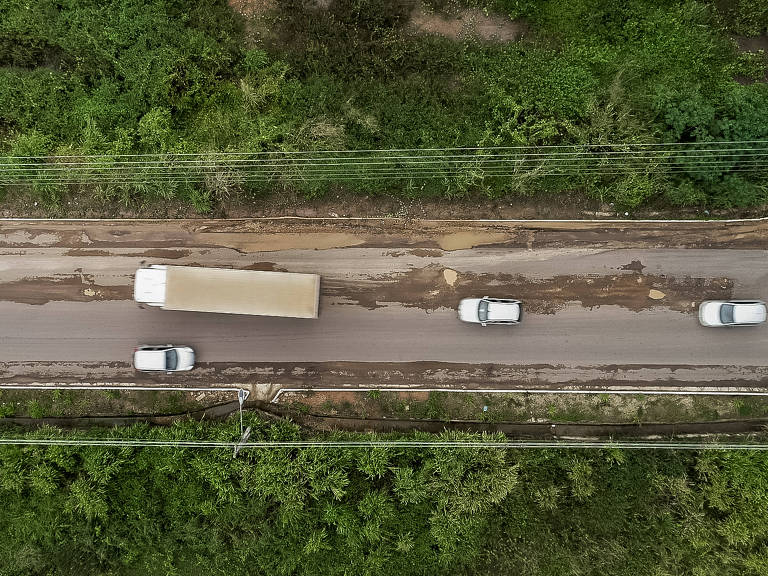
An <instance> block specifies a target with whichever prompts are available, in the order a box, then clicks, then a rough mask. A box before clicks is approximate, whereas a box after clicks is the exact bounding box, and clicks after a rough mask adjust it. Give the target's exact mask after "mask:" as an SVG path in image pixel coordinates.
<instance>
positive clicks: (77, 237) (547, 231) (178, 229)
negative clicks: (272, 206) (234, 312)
mask: <svg viewBox="0 0 768 576" xmlns="http://www.w3.org/2000/svg"><path fill="white" fill-rule="evenodd" d="M142 261H146V262H149V263H167V264H177V265H190V266H218V267H232V268H243V269H254V270H277V271H279V270H287V271H293V272H314V273H319V274H321V275H322V278H323V280H322V297H321V311H320V318H319V319H318V320H295V319H284V318H263V317H246V316H228V315H213V314H197V313H189V312H170V311H161V310H142V309H139V308H138V307H137V306H136V305H135V304H134V303H133V301H132V299H131V297H132V283H133V273H134V272H135V269H136V268H137V266H139V264H140V263H141V262H142ZM484 295H489V296H499V297H514V298H519V299H521V300H523V302H524V307H525V311H526V315H525V318H524V322H523V324H521V325H520V326H515V327H503V326H498V327H486V328H483V327H480V326H475V325H469V324H463V323H461V322H459V321H458V319H457V318H456V311H455V310H456V306H457V304H458V301H459V300H460V299H461V298H464V297H469V296H484ZM727 298H762V299H765V300H768V226H767V225H766V224H764V223H738V224H732V223H708V222H692V223H675V224H673V223H664V224H653V223H626V222H625V223H605V222H600V223H552V222H539V223H536V222H527V223H480V224H468V223H449V222H403V221H384V222H381V221H352V222H350V221H296V220H277V221H226V222H222V221H205V220H199V221H197V220H195V221H172V222H157V221H131V222H126V221H123V222H50V221H46V222H24V221H14V222H8V221H6V222H0V314H2V318H3V322H2V323H0V379H4V380H6V381H9V380H12V379H18V380H24V381H55V380H56V379H57V378H59V379H61V380H63V381H65V380H66V381H74V380H77V379H87V380H89V381H90V380H93V381H95V380H99V381H109V380H120V381H128V380H131V379H132V378H133V379H136V380H142V381H143V380H146V377H144V376H140V377H136V376H135V375H134V374H133V373H132V370H131V369H130V365H129V362H130V357H131V352H132V350H133V348H134V347H135V346H136V345H137V344H144V343H175V344H189V345H191V346H193V347H194V348H195V349H196V351H197V353H198V359H199V361H200V362H201V369H200V370H199V371H197V372H196V373H195V374H197V375H196V376H195V375H192V374H190V375H186V376H179V377H176V376H174V377H173V381H179V382H180V383H183V382H182V380H191V381H199V383H200V384H201V385H204V383H205V382H204V380H205V379H206V378H209V379H210V381H211V382H213V381H216V382H221V381H225V380H228V381H231V382H237V383H238V384H248V383H254V382H258V383H259V384H271V385H273V386H277V387H279V386H281V385H286V386H291V385H296V380H297V378H296V372H295V371H294V370H293V369H291V370H286V367H289V366H299V367H304V368H303V369H305V370H309V372H310V373H312V374H315V375H316V377H313V378H311V379H304V380H305V381H307V380H308V381H310V382H309V384H308V385H310V386H324V385H325V386H327V385H334V382H337V381H339V380H340V376H339V374H341V375H342V376H343V375H344V374H346V375H347V376H344V377H343V378H341V380H344V385H354V383H355V382H359V383H360V385H365V386H371V384H372V382H373V381H377V382H378V381H380V383H381V387H385V386H386V385H387V381H388V377H384V376H382V377H381V378H380V377H379V376H381V375H383V374H385V373H386V374H388V375H390V377H391V376H394V379H395V380H398V378H399V377H398V376H397V374H398V372H399V370H398V366H402V367H403V370H402V371H400V372H401V373H407V374H408V375H409V376H408V378H407V380H408V385H409V386H418V385H419V384H420V379H421V377H419V376H418V374H420V373H424V370H427V369H425V368H423V367H424V366H429V368H428V370H429V371H430V374H434V373H440V374H445V378H444V381H445V382H454V383H456V385H465V384H466V382H465V381H464V380H462V378H463V377H462V374H467V373H471V374H473V376H472V378H471V385H473V386H478V387H483V386H484V384H487V386H486V387H493V386H498V387H504V386H510V385H519V384H521V383H523V384H530V383H531V381H535V382H536V383H538V384H547V383H552V384H553V385H554V384H563V383H568V382H571V381H573V382H592V381H609V380H611V378H612V376H611V375H612V374H617V373H624V372H627V371H639V372H637V373H643V374H645V376H644V377H643V378H639V379H635V380H632V379H630V380H632V381H633V382H637V383H638V385H642V383H643V382H645V383H652V382H654V381H656V382H664V381H672V382H677V381H680V382H683V381H684V382H690V383H696V382H706V383H717V382H718V381H722V382H724V383H726V385H727V383H728V382H736V381H739V382H742V381H744V382H750V383H752V384H754V385H762V384H763V383H766V381H765V379H764V373H765V369H766V367H768V354H767V353H766V352H768V326H760V327H757V328H743V329H729V330H717V329H705V328H702V327H700V326H699V324H698V321H697V318H696V311H697V307H698V304H699V303H700V302H701V301H702V300H706V299H727ZM344 366H348V367H350V368H349V370H346V371H345V369H344V368H343V367H344ZM416 366H418V368H414V367H416ZM339 367H341V368H339ZM352 367H354V368H352ZM299 374H301V373H299ZM483 374H486V375H487V376H485V377H484V376H483ZM651 374H652V375H653V376H652V377H651V376H648V375H651ZM377 375H379V376H377ZM499 375H506V376H501V377H500V376H499ZM680 375H682V376H680ZM168 378H169V377H162V378H161V379H162V380H168ZM200 378H202V379H203V380H200ZM400 379H402V378H400ZM484 381H487V382H484ZM424 385H428V382H425V383H424Z"/></svg>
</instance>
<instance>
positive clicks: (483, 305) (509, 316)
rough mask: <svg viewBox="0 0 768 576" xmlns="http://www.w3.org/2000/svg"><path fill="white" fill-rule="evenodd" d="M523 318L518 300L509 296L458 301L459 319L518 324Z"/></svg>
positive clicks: (485, 322) (483, 322)
mask: <svg viewBox="0 0 768 576" xmlns="http://www.w3.org/2000/svg"><path fill="white" fill-rule="evenodd" d="M522 318H523V305H522V302H520V300H512V299H511V298H488V296H483V297H482V298H464V299H463V300H462V301H461V302H459V320H463V321H464V322H474V323H476V324H482V325H483V326H487V325H488V324H519V323H520V320H521V319H522Z"/></svg>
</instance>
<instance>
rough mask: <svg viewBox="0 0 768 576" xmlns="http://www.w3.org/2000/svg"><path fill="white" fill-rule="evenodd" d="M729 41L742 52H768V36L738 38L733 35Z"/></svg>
mask: <svg viewBox="0 0 768 576" xmlns="http://www.w3.org/2000/svg"><path fill="white" fill-rule="evenodd" d="M731 39H732V40H734V41H735V42H736V44H737V45H738V46H739V50H741V51H742V52H759V51H760V50H762V51H764V52H768V34H762V35H760V36H738V35H736V34H734V35H733V36H731Z"/></svg>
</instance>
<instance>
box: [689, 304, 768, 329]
mask: <svg viewBox="0 0 768 576" xmlns="http://www.w3.org/2000/svg"><path fill="white" fill-rule="evenodd" d="M766 315H767V314H766V308H765V302H761V301H760V300H731V301H728V302H726V301H724V300H707V301H705V302H702V303H701V304H700V305H699V322H701V325H702V326H711V327H720V326H754V325H755V324H762V323H763V322H765V319H766Z"/></svg>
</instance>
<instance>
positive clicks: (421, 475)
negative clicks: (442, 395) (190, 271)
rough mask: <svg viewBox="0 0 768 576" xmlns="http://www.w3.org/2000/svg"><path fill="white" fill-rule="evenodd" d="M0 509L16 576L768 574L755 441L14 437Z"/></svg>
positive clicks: (2, 473)
mask: <svg viewBox="0 0 768 576" xmlns="http://www.w3.org/2000/svg"><path fill="white" fill-rule="evenodd" d="M246 424H248V425H250V426H252V428H253V435H252V437H251V439H252V440H259V439H264V440H298V439H301V438H302V437H303V435H302V433H301V431H300V430H299V429H298V428H297V427H296V426H295V425H293V424H289V423H286V422H278V423H271V424H269V423H266V422H264V421H260V420H257V419H256V418H253V417H252V416H246ZM2 434H3V436H6V437H7V436H8V435H9V434H12V435H19V434H22V433H21V432H19V431H14V430H11V429H4V430H3V432H2ZM26 436H27V437H28V438H33V437H47V438H50V437H57V438H75V437H80V438H84V437H89V438H96V437H102V438H104V437H108V438H112V439H115V438H134V439H135V438H145V439H146V438H152V439H174V440H179V439H197V438H206V439H215V440H223V441H233V440H236V439H237V438H238V437H239V432H238V425H237V420H236V419H233V420H231V421H229V422H226V423H223V424H212V423H199V422H198V423H194V422H186V423H182V424H176V425H174V426H171V427H168V428H148V427H143V426H140V427H131V428H112V429H92V430H89V431H82V432H77V433H65V432H61V431H57V430H54V429H50V428H48V429H41V430H38V431H36V432H28V433H26ZM325 438H326V439H327V438H329V437H328V436H326V437H325ZM332 438H334V439H336V440H350V439H371V438H372V437H371V436H360V435H356V436H353V435H343V434H334V435H333V436H332ZM378 438H380V439H381V438H383V437H378ZM390 438H394V437H391V436H390ZM399 438H400V439H428V440H434V439H438V438H442V439H445V440H448V439H453V440H456V439H466V440H478V439H479V437H476V436H469V435H460V436H459V435H447V434H446V435H442V436H440V437H436V436H430V435H427V434H417V435H416V436H400V437H399ZM0 505H2V508H3V514H2V515H0V532H2V534H3V538H2V539H0V566H2V573H3V574H9V575H32V574H57V575H66V574H72V575H75V574H77V575H78V576H84V575H89V574H94V575H96V574H114V575H131V574H209V575H216V574H233V573H238V574H251V573H253V574H255V573H259V574H261V573H263V574H297V575H301V574H306V575H313V576H314V575H322V574H345V573H350V571H352V572H354V573H355V574H370V575H387V574H392V575H393V576H394V575H397V576H407V575H416V574H473V575H477V574H488V575H491V574H493V575H496V574H520V575H527V574H530V575H542V574H551V575H562V574H585V575H603V574H607V573H610V574H615V575H617V576H620V575H623V574H626V575H632V576H638V575H644V574H647V575H660V574H702V575H705V574H712V575H715V574H717V575H718V576H722V575H739V576H749V575H755V576H757V575H762V574H765V571H766V567H767V564H766V556H765V546H764V543H765V538H766V534H768V520H766V516H765V514H764V511H765V508H766V506H767V505H768V468H766V467H765V460H764V457H763V456H762V453H759V452H754V451H734V452H722V451H698V452H697V451H657V450H638V451H629V450H627V451H625V450H620V449H603V450H559V449H558V450H555V449H536V450H508V449H493V448H472V449H470V448H428V449H423V448H422V449H416V448H397V447H392V448H383V447H376V448H311V449H291V448H280V449H261V450H260V449H245V450H243V451H242V452H241V453H240V454H239V455H238V457H237V459H234V460H233V459H232V453H231V450H225V449H202V448H196V449H178V448H129V447H125V448H106V447H66V446H56V447H35V446H25V447H20V446H2V447H0Z"/></svg>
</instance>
